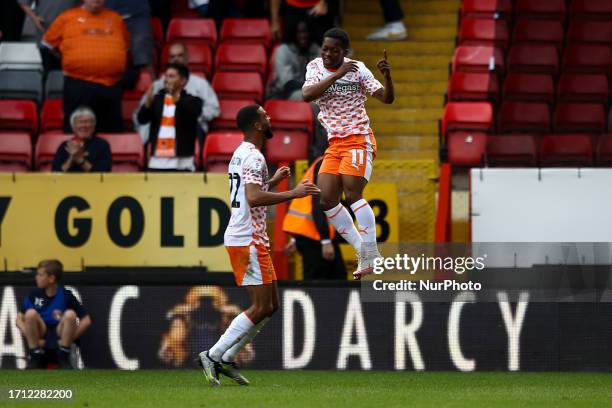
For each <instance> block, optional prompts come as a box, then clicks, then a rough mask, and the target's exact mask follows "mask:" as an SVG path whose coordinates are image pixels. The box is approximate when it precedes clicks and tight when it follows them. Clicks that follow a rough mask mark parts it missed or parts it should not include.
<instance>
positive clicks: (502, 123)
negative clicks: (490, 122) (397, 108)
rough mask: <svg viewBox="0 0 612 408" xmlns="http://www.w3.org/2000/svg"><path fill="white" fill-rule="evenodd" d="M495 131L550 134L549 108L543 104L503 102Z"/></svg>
mask: <svg viewBox="0 0 612 408" xmlns="http://www.w3.org/2000/svg"><path fill="white" fill-rule="evenodd" d="M497 130H498V131H499V132H500V133H515V132H530V133H531V132H550V107H549V106H548V105H547V104H545V103H535V102H512V101H504V102H503V103H502V105H501V108H500V111H499V116H498V127H497Z"/></svg>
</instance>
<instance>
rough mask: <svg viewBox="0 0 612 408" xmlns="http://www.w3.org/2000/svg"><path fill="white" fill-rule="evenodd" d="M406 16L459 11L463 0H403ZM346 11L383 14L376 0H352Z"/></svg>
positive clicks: (348, 3)
mask: <svg viewBox="0 0 612 408" xmlns="http://www.w3.org/2000/svg"><path fill="white" fill-rule="evenodd" d="M400 4H401V6H402V10H403V11H404V14H405V15H406V16H410V15H415V14H433V13H457V10H459V6H460V4H461V0H409V1H407V0H402V1H400ZM344 11H345V12H346V13H347V14H349V13H372V14H374V15H382V10H381V8H380V3H379V2H378V1H375V0H350V1H347V2H345V6H344Z"/></svg>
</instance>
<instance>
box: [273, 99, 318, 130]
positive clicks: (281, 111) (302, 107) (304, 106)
mask: <svg viewBox="0 0 612 408" xmlns="http://www.w3.org/2000/svg"><path fill="white" fill-rule="evenodd" d="M264 109H265V110H266V112H267V113H268V115H270V119H271V121H272V124H273V127H274V128H275V129H291V130H305V131H307V132H308V133H309V134H311V135H312V132H313V127H314V125H313V113H312V107H311V106H310V103H308V102H302V101H282V100H270V101H267V102H266V104H265V105H264Z"/></svg>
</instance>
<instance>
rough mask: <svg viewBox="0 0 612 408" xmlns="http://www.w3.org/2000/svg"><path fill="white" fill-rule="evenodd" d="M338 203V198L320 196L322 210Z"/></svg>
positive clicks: (329, 208)
mask: <svg viewBox="0 0 612 408" xmlns="http://www.w3.org/2000/svg"><path fill="white" fill-rule="evenodd" d="M338 203H339V201H338V200H334V199H332V198H331V197H325V196H321V208H323V210H324V211H326V210H331V209H332V208H334V207H335V206H337V205H338Z"/></svg>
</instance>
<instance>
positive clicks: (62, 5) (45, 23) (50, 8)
mask: <svg viewBox="0 0 612 408" xmlns="http://www.w3.org/2000/svg"><path fill="white" fill-rule="evenodd" d="M18 3H19V5H20V6H21V9H22V10H23V11H24V13H25V15H26V18H25V21H24V22H23V31H22V33H21V39H22V40H24V41H36V42H37V43H40V42H41V40H42V36H43V34H44V33H45V31H47V28H49V26H51V24H52V23H53V22H54V21H55V19H56V18H57V16H59V15H60V14H61V13H63V12H64V11H66V10H68V9H69V8H72V7H77V6H78V5H79V4H81V2H80V1H79V0H18ZM41 55H42V58H43V65H44V67H45V71H50V70H56V69H61V68H62V62H61V60H60V59H59V57H58V56H57V54H55V53H53V52H52V51H51V50H49V49H48V48H46V47H42V48H41Z"/></svg>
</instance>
